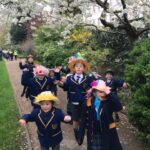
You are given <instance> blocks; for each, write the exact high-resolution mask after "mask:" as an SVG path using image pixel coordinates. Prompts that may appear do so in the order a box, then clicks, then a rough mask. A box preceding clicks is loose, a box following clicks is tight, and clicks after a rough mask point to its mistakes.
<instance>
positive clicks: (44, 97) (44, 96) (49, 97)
mask: <svg viewBox="0 0 150 150" xmlns="http://www.w3.org/2000/svg"><path fill="white" fill-rule="evenodd" d="M41 101H52V102H55V103H56V104H59V100H58V98H57V97H56V96H54V95H53V94H52V92H50V91H45V92H42V93H40V94H39V95H38V96H36V97H35V102H34V103H35V104H40V102H41Z"/></svg>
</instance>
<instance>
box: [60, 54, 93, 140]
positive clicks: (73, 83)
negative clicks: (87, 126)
mask: <svg viewBox="0 0 150 150" xmlns="http://www.w3.org/2000/svg"><path fill="white" fill-rule="evenodd" d="M69 69H70V70H71V72H72V73H73V74H72V75H70V76H68V77H67V78H62V83H61V84H62V88H63V89H64V90H65V91H67V92H68V99H69V100H70V102H71V110H72V119H73V127H74V134H75V138H76V139H77V138H78V128H79V122H80V119H81V114H82V106H83V103H84V101H85V96H86V92H87V90H88V89H90V83H91V82H92V78H91V77H89V76H87V75H86V74H85V73H86V72H88V71H89V69H90V65H89V63H88V62H87V61H86V60H85V59H84V58H83V57H82V56H81V54H80V53H78V54H77V55H75V56H73V57H71V59H70V61H69Z"/></svg>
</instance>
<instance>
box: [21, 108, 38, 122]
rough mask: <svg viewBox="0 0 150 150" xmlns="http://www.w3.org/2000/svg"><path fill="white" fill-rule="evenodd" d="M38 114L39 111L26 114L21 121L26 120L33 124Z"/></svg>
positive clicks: (35, 110)
mask: <svg viewBox="0 0 150 150" xmlns="http://www.w3.org/2000/svg"><path fill="white" fill-rule="evenodd" d="M37 113H38V109H34V110H33V111H32V112H31V114H24V115H23V116H22V117H21V119H24V120H25V121H26V122H33V121H35V118H36V115H37Z"/></svg>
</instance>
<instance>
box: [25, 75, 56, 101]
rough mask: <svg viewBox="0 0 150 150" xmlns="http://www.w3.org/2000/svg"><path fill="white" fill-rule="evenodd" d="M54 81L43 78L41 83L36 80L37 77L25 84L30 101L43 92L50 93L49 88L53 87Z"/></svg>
mask: <svg viewBox="0 0 150 150" xmlns="http://www.w3.org/2000/svg"><path fill="white" fill-rule="evenodd" d="M53 82H54V80H53V79H51V78H50V77H44V79H43V80H42V81H40V80H38V78H37V77H34V78H32V79H30V80H28V82H27V86H28V87H29V89H30V95H29V97H30V99H31V101H33V100H34V98H35V97H36V96H37V95H38V94H40V93H41V92H44V91H50V90H51V87H52V86H53Z"/></svg>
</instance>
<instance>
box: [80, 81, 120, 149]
mask: <svg viewBox="0 0 150 150" xmlns="http://www.w3.org/2000/svg"><path fill="white" fill-rule="evenodd" d="M92 85H93V87H92V95H91V97H89V98H88V99H87V101H86V103H85V105H84V109H83V110H84V112H83V113H82V119H81V123H80V128H79V138H78V144H79V145H81V144H82V142H83V139H84V134H85V129H87V150H122V147H121V144H120V141H119V138H118V134H117V131H116V124H115V122H114V120H113V117H112V114H113V112H116V111H120V110H121V109H122V106H121V103H120V101H119V100H118V98H117V96H116V95H115V94H114V93H112V92H111V91H110V87H108V86H106V84H105V82H104V81H103V80H97V81H94V83H92Z"/></svg>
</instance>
